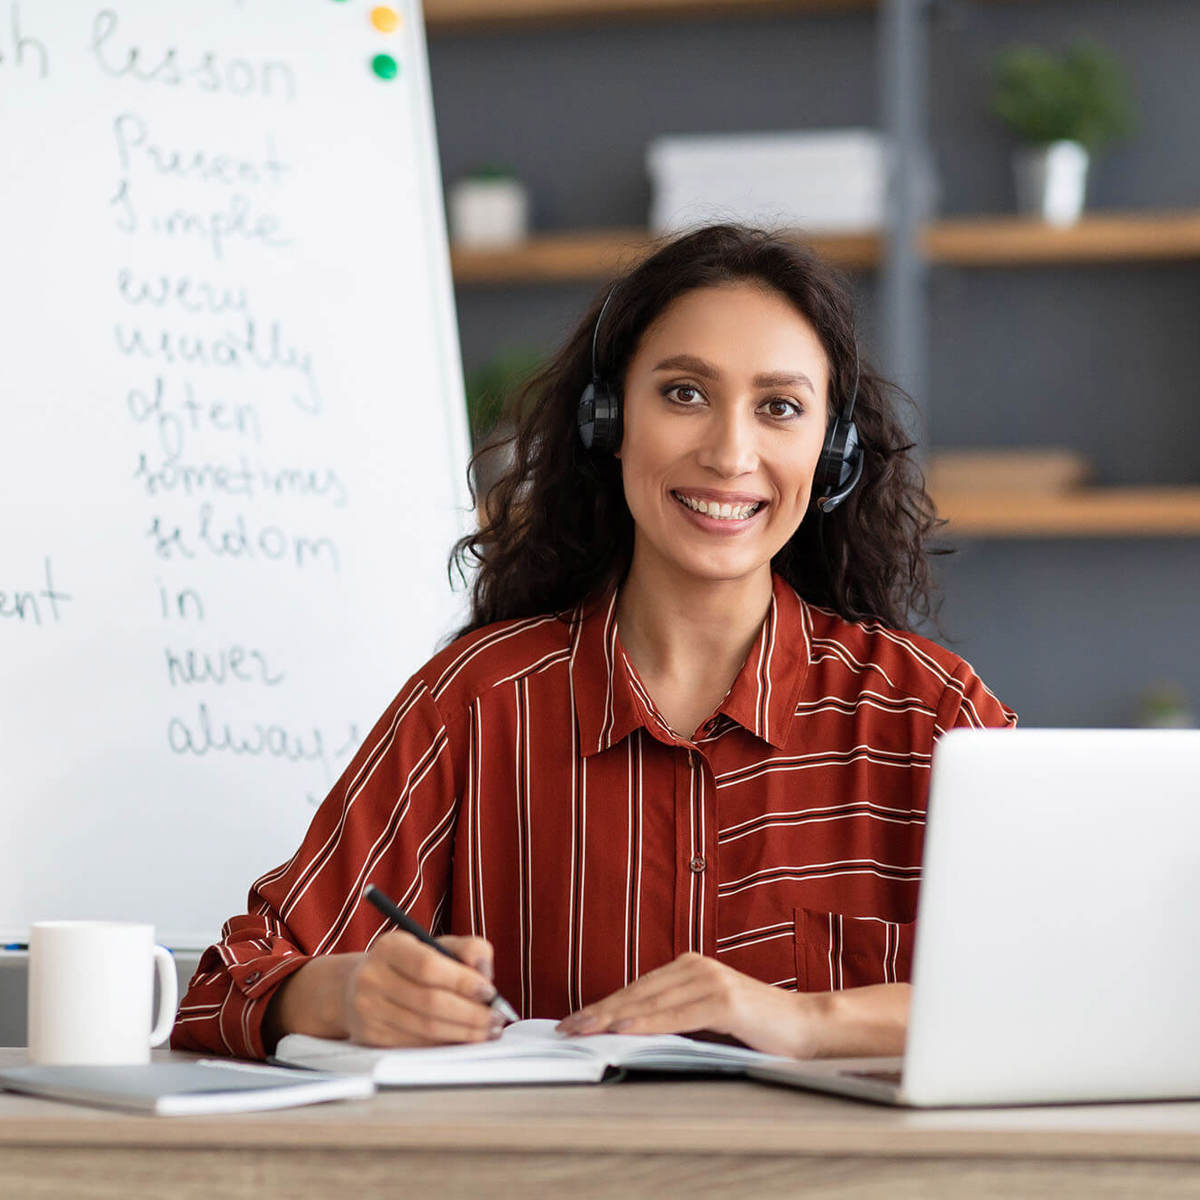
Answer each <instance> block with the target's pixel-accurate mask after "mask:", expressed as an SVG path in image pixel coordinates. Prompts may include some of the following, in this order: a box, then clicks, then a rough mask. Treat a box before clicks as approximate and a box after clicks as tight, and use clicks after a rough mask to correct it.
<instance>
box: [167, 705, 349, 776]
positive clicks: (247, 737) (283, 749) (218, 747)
mask: <svg viewBox="0 0 1200 1200" xmlns="http://www.w3.org/2000/svg"><path fill="white" fill-rule="evenodd" d="M167 744H168V745H169V746H170V747H171V749H172V750H173V751H174V752H175V753H176V754H193V755H196V756H197V757H203V756H204V755H206V754H236V755H249V756H251V757H253V758H261V757H264V756H265V757H268V758H282V759H287V760H288V761H289V762H319V763H321V764H322V766H324V767H325V770H326V773H327V774H328V772H329V767H330V761H329V755H328V753H327V752H326V748H325V735H324V734H323V733H322V732H321V730H320V729H317V728H313V729H308V730H305V731H304V732H303V733H300V732H297V731H295V730H291V729H288V728H287V727H286V726H285V725H281V724H269V725H268V724H263V723H262V722H259V721H247V722H245V723H243V724H240V725H235V724H234V723H233V721H228V720H226V721H222V720H220V719H219V718H217V719H214V718H213V717H212V715H211V714H210V713H209V711H208V705H207V704H199V705H197V706H196V717H195V720H194V721H187V720H184V718H183V717H172V718H171V719H170V721H169V722H168V723H167Z"/></svg>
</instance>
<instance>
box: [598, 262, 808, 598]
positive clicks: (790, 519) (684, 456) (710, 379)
mask: <svg viewBox="0 0 1200 1200" xmlns="http://www.w3.org/2000/svg"><path fill="white" fill-rule="evenodd" d="M828 381H829V365H828V361H827V359H826V356H825V350H824V348H823V347H822V345H821V343H820V340H819V339H818V337H817V335H816V332H815V331H814V329H813V327H812V325H810V324H809V322H808V321H807V320H806V319H805V318H804V317H803V316H801V315H800V313H799V312H798V311H797V310H796V309H795V308H793V307H792V305H791V303H790V302H789V301H788V300H787V299H785V298H784V297H783V296H782V295H780V294H779V293H778V292H775V291H772V290H769V289H768V288H767V287H765V286H760V285H756V284H752V283H735V284H726V285H722V286H719V287H704V288H698V289H696V290H694V291H691V292H685V293H684V294H683V295H682V296H680V297H678V298H677V299H676V300H675V301H674V302H673V303H672V304H671V305H670V306H669V307H667V308H666V309H664V310H663V312H662V313H660V314H659V316H658V318H657V319H656V320H655V321H654V323H653V324H652V325H650V326H649V328H647V330H646V332H645V333H644V334H643V335H642V339H641V342H640V343H639V345H638V347H637V350H636V351H635V353H634V356H633V358H632V360H631V361H630V364H629V369H628V372H627V374H626V378H625V390H624V417H625V430H624V437H623V439H622V442H621V449H620V452H619V454H618V457H619V458H620V460H621V469H622V477H623V480H624V487H625V499H626V502H627V503H628V505H629V511H630V512H631V513H632V514H633V520H634V525H635V562H639V561H640V562H642V563H643V564H647V565H648V559H651V558H652V559H656V560H658V566H660V567H665V568H668V570H670V571H672V572H682V573H683V574H684V575H686V576H689V577H693V578H695V579H703V580H710V581H718V580H734V579H741V578H744V577H746V576H749V575H753V574H755V573H757V572H761V571H764V570H765V571H768V572H769V570H770V562H771V558H772V557H773V556H774V554H775V553H776V552H777V551H778V550H779V549H780V548H781V547H782V546H783V545H784V543H785V542H787V540H788V539H789V538H790V537H791V536H792V534H793V533H794V532H795V531H796V528H797V527H798V526H799V524H800V522H801V520H802V519H803V517H804V514H805V511H806V510H807V508H808V500H809V494H810V492H811V490H812V480H813V473H814V472H815V470H816V467H817V460H818V458H819V457H820V453H821V445H822V442H823V441H824V439H825V427H826V394H827V389H828Z"/></svg>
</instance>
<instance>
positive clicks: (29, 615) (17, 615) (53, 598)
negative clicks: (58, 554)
mask: <svg viewBox="0 0 1200 1200" xmlns="http://www.w3.org/2000/svg"><path fill="white" fill-rule="evenodd" d="M43 572H44V574H45V582H44V584H43V585H42V586H41V587H39V588H38V589H37V590H36V591H35V590H33V589H29V590H25V589H21V588H18V589H17V590H16V591H4V590H0V619H5V618H7V619H9V620H13V621H20V622H22V623H25V622H28V623H29V624H30V625H42V624H54V625H57V624H58V623H59V622H60V621H61V620H62V608H61V606H62V605H63V604H66V603H68V602H69V601H70V599H71V597H70V596H69V595H68V594H67V593H66V592H60V591H59V590H58V588H56V587H55V586H54V568H53V566H52V565H51V562H50V559H49V558H46V559H44V560H43ZM43 617H45V618H46V620H45V621H43Z"/></svg>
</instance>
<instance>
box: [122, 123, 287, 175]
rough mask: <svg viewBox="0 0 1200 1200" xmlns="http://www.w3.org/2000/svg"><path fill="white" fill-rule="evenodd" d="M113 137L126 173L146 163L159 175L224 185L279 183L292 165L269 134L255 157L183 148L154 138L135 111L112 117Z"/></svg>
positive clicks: (128, 173) (146, 165)
mask: <svg viewBox="0 0 1200 1200" xmlns="http://www.w3.org/2000/svg"><path fill="white" fill-rule="evenodd" d="M113 138H114V139H115V141H116V146H117V157H118V159H119V160H120V163H121V171H122V173H123V174H125V175H132V174H133V171H134V168H136V167H138V166H145V167H148V168H150V170H152V171H153V172H154V173H155V174H157V175H167V176H170V177H171V178H172V179H179V180H195V181H197V182H200V183H216V184H221V185H223V186H225V187H257V186H259V185H260V184H269V185H273V186H278V185H279V184H281V183H282V182H283V175H284V173H285V172H286V171H287V170H288V169H289V168H288V167H287V166H286V165H285V164H284V163H282V162H280V161H279V158H278V156H277V155H276V153H275V147H274V144H273V142H272V140H271V137H270V135H269V134H268V135H267V137H266V142H267V146H266V152H265V153H264V154H263V155H261V156H258V157H254V158H247V157H244V156H241V155H237V154H232V153H213V152H212V151H211V150H202V149H195V148H192V149H187V150H184V149H180V148H179V147H178V146H171V147H168V146H162V145H160V144H158V143H157V142H152V141H151V140H150V128H149V126H148V125H147V123H146V121H145V119H144V118H142V117H139V116H138V115H137V114H136V113H129V112H123V113H119V114H118V115H117V116H116V117H114V118H113Z"/></svg>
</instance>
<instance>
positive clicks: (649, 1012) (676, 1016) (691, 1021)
mask: <svg viewBox="0 0 1200 1200" xmlns="http://www.w3.org/2000/svg"><path fill="white" fill-rule="evenodd" d="M822 1009H823V1005H822V997H821V996H820V995H809V994H805V993H796V992H785V991H784V990H783V989H782V988H777V987H774V986H772V985H771V984H769V983H763V982H762V981H761V980H758V979H754V978H752V977H751V976H749V975H743V974H742V973H741V972H740V971H735V970H733V968H732V967H727V966H725V965H724V964H722V963H719V962H718V961H717V960H716V959H714V958H706V957H705V956H704V955H702V954H693V953H688V954H681V955H680V956H679V957H678V958H677V959H675V960H674V961H673V962H670V963H667V965H666V966H663V967H659V968H658V969H657V970H654V971H651V972H649V974H646V975H643V976H642V977H641V978H640V979H638V980H636V981H635V982H633V983H631V984H629V986H628V987H624V988H622V989H621V990H620V991H619V992H613V994H612V995H611V996H607V997H605V998H604V999H603V1000H599V1001H597V1002H596V1003H595V1004H589V1005H588V1006H587V1007H586V1008H582V1009H580V1010H579V1011H578V1012H576V1013H572V1014H571V1015H570V1016H569V1017H567V1018H566V1019H565V1020H563V1021H560V1022H559V1024H558V1029H559V1031H560V1032H562V1033H567V1034H577V1033H579V1034H586V1033H692V1032H695V1031H697V1030H702V1029H703V1030H707V1031H709V1032H712V1033H722V1034H727V1035H729V1036H731V1037H735V1038H737V1039H738V1040H739V1041H741V1042H744V1043H745V1044H746V1045H747V1046H750V1047H751V1048H752V1049H754V1050H762V1051H764V1052H765V1053H767V1054H785V1055H788V1056H790V1057H792V1058H812V1057H813V1056H814V1055H816V1054H818V1053H820V1029H821V1023H822V1019H823V1017H822Z"/></svg>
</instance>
